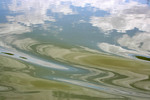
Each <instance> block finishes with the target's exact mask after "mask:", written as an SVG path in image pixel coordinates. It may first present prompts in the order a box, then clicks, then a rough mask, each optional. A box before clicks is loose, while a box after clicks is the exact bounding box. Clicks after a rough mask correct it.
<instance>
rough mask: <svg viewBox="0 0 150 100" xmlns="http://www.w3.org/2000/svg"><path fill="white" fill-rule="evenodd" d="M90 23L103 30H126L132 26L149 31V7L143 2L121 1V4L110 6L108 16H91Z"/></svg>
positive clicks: (132, 27)
mask: <svg viewBox="0 0 150 100" xmlns="http://www.w3.org/2000/svg"><path fill="white" fill-rule="evenodd" d="M90 23H91V24H92V25H93V26H94V27H98V28H99V29H101V30H102V31H104V32H107V31H111V30H117V32H126V31H127V30H133V29H134V28H138V29H139V30H141V31H145V32H150V28H149V27H150V9H149V7H148V6H147V5H145V4H138V3H136V2H129V3H125V4H124V3H123V5H117V6H116V7H115V8H112V9H111V10H110V15H108V16H105V17H97V16H92V17H91V18H90Z"/></svg>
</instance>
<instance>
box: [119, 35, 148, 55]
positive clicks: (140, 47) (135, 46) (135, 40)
mask: <svg viewBox="0 0 150 100" xmlns="http://www.w3.org/2000/svg"><path fill="white" fill-rule="evenodd" d="M118 43H119V44H120V45H121V46H124V47H127V48H129V49H132V50H136V51H145V52H149V53H150V45H149V44H150V33H138V34H136V35H134V36H132V37H130V36H128V35H123V36H122V37H121V38H119V39H118Z"/></svg>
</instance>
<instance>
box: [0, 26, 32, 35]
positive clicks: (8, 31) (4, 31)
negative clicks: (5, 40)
mask: <svg viewBox="0 0 150 100" xmlns="http://www.w3.org/2000/svg"><path fill="white" fill-rule="evenodd" d="M30 31H31V30H30V28H29V27H26V26H23V25H20V24H18V23H6V24H0V36H6V35H12V34H22V33H26V32H30Z"/></svg>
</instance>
